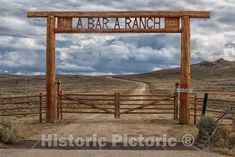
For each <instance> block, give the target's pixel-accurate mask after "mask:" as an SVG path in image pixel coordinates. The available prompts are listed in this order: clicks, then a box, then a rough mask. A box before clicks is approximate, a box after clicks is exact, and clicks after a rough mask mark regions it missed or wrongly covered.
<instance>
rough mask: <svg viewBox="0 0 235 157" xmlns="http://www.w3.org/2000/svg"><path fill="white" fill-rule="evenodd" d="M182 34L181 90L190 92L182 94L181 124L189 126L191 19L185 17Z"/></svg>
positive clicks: (183, 18)
mask: <svg viewBox="0 0 235 157" xmlns="http://www.w3.org/2000/svg"><path fill="white" fill-rule="evenodd" d="M181 25H182V33H181V64H180V89H184V90H186V91H188V92H181V93H180V119H179V123H180V124H189V121H190V116H189V105H190V93H189V88H190V17H189V16H183V17H182V21H181Z"/></svg>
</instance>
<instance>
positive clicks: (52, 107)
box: [46, 16, 56, 123]
mask: <svg viewBox="0 0 235 157" xmlns="http://www.w3.org/2000/svg"><path fill="white" fill-rule="evenodd" d="M54 28H55V17H54V16H49V17H48V18H47V41H46V44H47V49H46V105H47V110H46V122H47V123H54V122H55V118H56V114H55V113H56V104H55V32H54Z"/></svg>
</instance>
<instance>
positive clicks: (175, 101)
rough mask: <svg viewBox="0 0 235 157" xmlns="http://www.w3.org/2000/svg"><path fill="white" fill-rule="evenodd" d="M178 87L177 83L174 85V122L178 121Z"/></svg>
mask: <svg viewBox="0 0 235 157" xmlns="http://www.w3.org/2000/svg"><path fill="white" fill-rule="evenodd" d="M178 87H179V82H176V83H175V93H174V120H176V119H178V114H179V113H178V110H179V103H178V92H177V89H178Z"/></svg>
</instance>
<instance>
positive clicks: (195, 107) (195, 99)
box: [194, 95, 197, 125]
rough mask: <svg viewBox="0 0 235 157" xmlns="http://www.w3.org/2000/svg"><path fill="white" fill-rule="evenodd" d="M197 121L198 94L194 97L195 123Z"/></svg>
mask: <svg viewBox="0 0 235 157" xmlns="http://www.w3.org/2000/svg"><path fill="white" fill-rule="evenodd" d="M196 123H197V95H195V98H194V125H195V124H196Z"/></svg>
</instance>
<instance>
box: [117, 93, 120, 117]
mask: <svg viewBox="0 0 235 157" xmlns="http://www.w3.org/2000/svg"><path fill="white" fill-rule="evenodd" d="M117 116H118V118H120V93H118V112H117Z"/></svg>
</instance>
